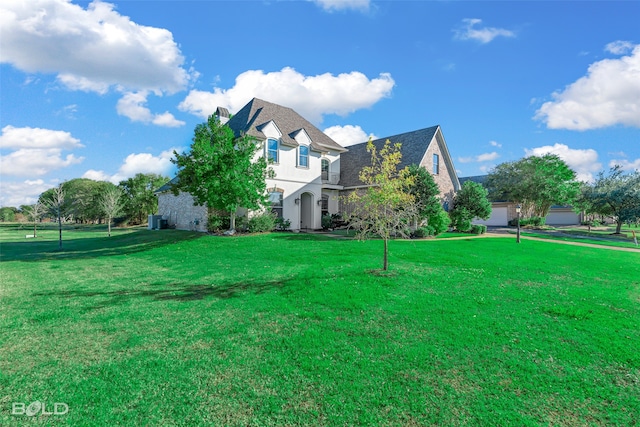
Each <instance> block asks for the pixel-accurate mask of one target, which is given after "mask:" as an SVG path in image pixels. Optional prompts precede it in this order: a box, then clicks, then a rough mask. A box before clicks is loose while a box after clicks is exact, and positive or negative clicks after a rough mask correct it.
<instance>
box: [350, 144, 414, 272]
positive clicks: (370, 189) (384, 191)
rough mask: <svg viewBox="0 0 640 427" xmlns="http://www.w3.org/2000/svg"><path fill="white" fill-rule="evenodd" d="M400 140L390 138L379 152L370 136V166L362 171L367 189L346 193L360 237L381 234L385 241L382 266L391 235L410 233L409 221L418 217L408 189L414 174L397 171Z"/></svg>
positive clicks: (353, 221) (384, 265)
mask: <svg viewBox="0 0 640 427" xmlns="http://www.w3.org/2000/svg"><path fill="white" fill-rule="evenodd" d="M400 147H401V144H393V145H391V142H390V141H389V140H387V141H386V142H385V144H384V146H383V147H382V149H381V150H380V152H379V153H378V151H377V148H376V146H375V145H374V144H373V142H372V141H371V140H369V142H368V143H367V151H368V152H369V153H371V166H365V167H364V168H362V170H361V171H360V181H362V182H363V183H364V184H365V185H367V187H366V189H364V190H361V191H353V192H352V193H350V194H349V196H347V197H346V202H347V204H348V205H349V206H350V208H351V210H352V212H351V216H350V218H349V222H350V225H351V227H353V228H355V229H356V230H357V236H358V238H360V239H363V240H365V239H368V238H370V237H371V236H378V237H380V238H381V239H382V240H383V242H384V252H383V261H382V268H383V270H387V269H388V268H389V239H391V237H392V236H397V235H400V236H404V237H408V233H407V231H408V229H409V223H410V222H411V221H412V220H413V219H414V218H415V217H416V214H417V209H416V205H415V200H416V198H415V196H414V195H413V194H411V193H410V192H409V189H410V188H412V187H413V185H414V183H415V177H414V176H412V175H411V174H410V173H409V169H408V168H404V169H402V170H400V171H398V165H399V164H400V161H401V160H402V153H401V152H400Z"/></svg>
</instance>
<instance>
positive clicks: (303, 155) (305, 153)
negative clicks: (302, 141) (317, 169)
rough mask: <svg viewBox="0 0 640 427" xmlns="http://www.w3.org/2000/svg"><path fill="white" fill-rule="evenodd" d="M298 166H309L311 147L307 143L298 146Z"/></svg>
mask: <svg viewBox="0 0 640 427" xmlns="http://www.w3.org/2000/svg"><path fill="white" fill-rule="evenodd" d="M298 166H300V167H301V168H308V167H309V147H307V146H306V145H301V146H300V147H298Z"/></svg>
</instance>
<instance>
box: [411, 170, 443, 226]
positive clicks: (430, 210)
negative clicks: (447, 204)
mask: <svg viewBox="0 0 640 427" xmlns="http://www.w3.org/2000/svg"><path fill="white" fill-rule="evenodd" d="M407 175H408V176H409V177H411V178H412V179H411V182H412V184H411V186H410V187H409V188H408V189H407V191H408V192H409V194H411V195H412V196H413V197H414V199H415V208H416V213H417V215H418V219H419V220H421V221H422V220H425V219H428V218H429V217H435V216H436V215H438V214H439V212H440V210H441V209H442V205H441V204H440V200H439V198H438V194H440V188H438V184H436V182H435V180H434V179H433V175H431V174H430V173H429V171H428V170H426V169H425V168H424V167H422V166H418V165H411V166H409V168H408V170H407Z"/></svg>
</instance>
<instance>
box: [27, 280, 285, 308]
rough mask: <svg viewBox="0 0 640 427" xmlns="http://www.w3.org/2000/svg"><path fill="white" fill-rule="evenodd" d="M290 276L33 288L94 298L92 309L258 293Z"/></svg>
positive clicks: (279, 285) (77, 296)
mask: <svg viewBox="0 0 640 427" xmlns="http://www.w3.org/2000/svg"><path fill="white" fill-rule="evenodd" d="M293 280H295V279H294V278H288V279H278V280H266V281H265V280H254V281H242V282H232V283H227V284H218V285H216V284H189V283H153V284H151V285H149V288H147V289H131V290H127V289H122V290H118V291H52V292H37V293H34V294H32V296H36V297H42V296H44V297H51V296H53V297H60V298H95V299H96V300H97V301H96V302H98V304H96V305H94V306H93V307H91V308H92V309H99V308H106V307H111V306H115V305H119V304H123V303H126V302H129V301H131V300H133V299H140V298H143V299H145V298H146V299H150V300H152V301H180V302H188V301H198V300H202V299H205V298H216V299H230V298H235V297H239V296H240V295H242V294H245V293H252V294H261V293H264V292H267V291H269V290H270V289H274V288H281V287H283V286H285V285H286V284H287V283H289V282H291V281H293Z"/></svg>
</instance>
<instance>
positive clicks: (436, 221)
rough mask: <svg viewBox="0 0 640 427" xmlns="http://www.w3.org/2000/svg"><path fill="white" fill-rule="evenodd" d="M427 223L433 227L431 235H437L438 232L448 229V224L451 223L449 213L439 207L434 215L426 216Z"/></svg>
mask: <svg viewBox="0 0 640 427" xmlns="http://www.w3.org/2000/svg"><path fill="white" fill-rule="evenodd" d="M427 224H429V226H430V227H432V228H433V235H434V236H437V235H438V234H442V233H444V232H445V231H447V230H448V229H449V224H451V219H450V218H449V214H448V213H446V212H445V211H444V209H442V207H440V210H439V211H438V213H436V214H435V215H432V216H430V217H429V218H428V220H427Z"/></svg>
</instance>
